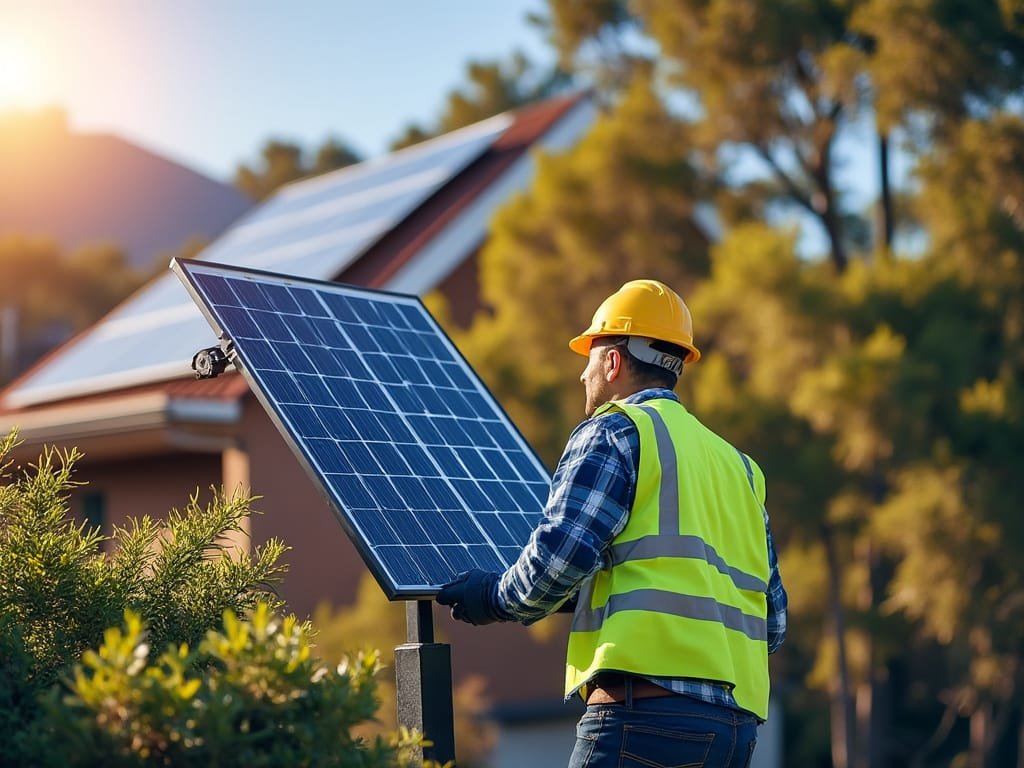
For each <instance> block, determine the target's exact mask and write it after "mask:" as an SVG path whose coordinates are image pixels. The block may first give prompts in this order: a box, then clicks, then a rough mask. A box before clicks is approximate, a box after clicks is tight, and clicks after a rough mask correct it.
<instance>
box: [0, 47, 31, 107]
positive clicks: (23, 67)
mask: <svg viewBox="0 0 1024 768" xmlns="http://www.w3.org/2000/svg"><path fill="white" fill-rule="evenodd" d="M39 86H40V76H39V62H38V61H37V59H36V56H35V55H34V51H33V50H32V49H31V48H29V47H28V46H26V45H24V44H21V43H19V42H18V41H14V40H3V39H0V110H2V109H19V108H25V107H30V106H33V105H34V104H35V103H36V100H37V99H38V98H39V96H40V93H39Z"/></svg>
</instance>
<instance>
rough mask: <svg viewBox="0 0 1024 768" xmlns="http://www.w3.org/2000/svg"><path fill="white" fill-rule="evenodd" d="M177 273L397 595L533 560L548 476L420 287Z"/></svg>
mask: <svg viewBox="0 0 1024 768" xmlns="http://www.w3.org/2000/svg"><path fill="white" fill-rule="evenodd" d="M173 268H174V269H175V271H176V272H177V273H178V275H179V277H180V278H181V279H182V280H183V282H184V283H185V285H186V287H187V288H188V290H189V292H190V293H191V294H192V295H193V298H194V299H195V300H196V302H197V304H199V305H200V309H201V311H202V312H203V314H204V316H206V319H207V321H208V322H209V323H210V325H211V326H212V327H213V328H214V331H215V332H217V333H220V334H222V335H224V336H227V337H229V338H230V339H231V340H232V342H233V344H234V348H235V355H236V358H237V359H236V365H238V367H239V368H240V370H241V371H242V373H243V375H244V376H245V377H246V378H247V380H248V381H249V383H250V385H251V386H252V388H253V390H254V392H255V393H256V395H257V397H258V398H259V399H260V401H261V403H262V404H263V406H264V407H265V408H266V409H267V411H268V413H269V414H270V416H271V419H272V420H273V421H274V423H275V425H276V426H277V427H278V429H279V430H280V431H281V432H282V434H283V435H284V437H285V439H286V442H287V443H288V444H289V445H290V447H291V448H292V450H293V451H294V452H295V453H296V455H297V456H298V457H299V458H300V461H301V462H302V463H303V464H304V466H305V468H306V470H307V472H308V473H309V475H310V477H311V478H312V479H313V480H314V482H315V483H316V484H317V485H318V487H319V488H320V490H321V492H322V493H323V494H324V495H325V497H326V498H327V499H328V501H329V502H330V503H331V506H332V508H333V509H334V510H335V512H336V513H337V514H338V516H339V519H340V521H341V522H342V524H343V527H344V528H345V529H346V531H347V532H348V534H349V535H350V536H351V537H352V539H353V541H354V542H355V543H356V546H357V549H358V550H359V551H360V554H361V555H362V556H363V558H364V560H366V562H367V565H368V566H369V567H370V570H371V572H373V573H374V575H375V576H376V577H377V579H378V581H379V582H380V584H381V586H382V587H383V588H384V591H385V593H386V594H388V596H389V597H390V598H392V599H399V598H402V599H407V598H410V597H425V596H431V595H432V594H434V593H436V591H437V589H438V588H439V587H440V586H441V585H442V584H443V583H445V582H446V581H448V580H449V579H450V578H451V577H452V576H453V575H455V574H456V573H458V572H460V571H462V570H466V569H467V568H468V567H480V568H487V569H499V570H500V569H504V568H505V567H506V566H507V565H509V564H510V563H511V562H512V561H513V560H514V559H515V557H516V556H518V552H519V551H520V549H521V548H522V546H523V544H524V543H525V541H526V539H527V537H528V536H529V533H530V531H531V530H532V528H533V523H534V522H535V521H536V519H537V517H538V515H539V513H540V510H541V508H542V503H543V500H542V498H541V493H540V489H541V488H543V489H544V490H545V492H546V489H547V484H548V476H547V472H546V470H545V469H544V467H543V465H542V464H541V463H540V461H539V460H538V459H537V457H536V455H535V454H534V453H533V451H532V449H530V447H529V445H528V444H527V443H526V441H525V440H524V439H523V438H522V435H520V434H519V432H518V431H517V430H516V429H515V427H514V426H513V425H512V424H511V422H509V421H508V418H507V416H506V415H505V414H504V412H503V411H502V410H501V408H500V406H499V405H498V403H497V402H496V401H495V400H494V398H493V396H491V395H490V393H489V392H488V391H487V389H486V387H485V386H484V385H483V383H482V382H481V381H480V379H479V378H478V377H477V376H476V374H475V373H474V372H473V371H472V369H471V368H470V367H469V365H468V363H467V362H466V361H465V360H464V359H463V358H462V356H461V354H460V353H459V352H458V350H457V349H456V348H455V346H454V345H453V344H452V343H451V341H450V339H448V338H447V336H446V335H445V334H444V332H443V331H442V330H441V329H440V327H439V326H438V325H437V324H436V322H435V321H434V320H433V319H432V318H431V317H430V316H429V314H428V313H427V312H426V310H425V308H424V307H423V305H422V304H421V303H420V302H419V300H418V299H417V298H416V297H410V296H404V295H401V294H392V293H388V292H384V291H371V290H368V289H358V288H354V287H351V286H340V285H337V284H333V283H319V282H315V281H308V280H302V279H296V278H287V277H285V276H281V275H275V274H271V273H266V272H257V271H253V270H241V269H238V268H235V267H230V266H224V265H214V264H209V263H205V262H189V261H184V260H182V261H179V262H176V263H175V264H174V265H173ZM513 553H514V554H513Z"/></svg>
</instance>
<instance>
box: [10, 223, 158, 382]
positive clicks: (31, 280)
mask: <svg viewBox="0 0 1024 768" xmlns="http://www.w3.org/2000/svg"><path fill="white" fill-rule="evenodd" d="M142 280H143V275H141V274H139V273H138V272H136V271H135V270H134V269H133V268H132V267H131V266H130V265H129V264H128V262H127V260H126V259H125V256H124V253H123V252H122V251H121V250H120V249H119V248H117V247H116V246H114V245H109V244H108V245H93V246H84V247H82V248H80V249H79V250H77V251H74V252H72V253H70V254H68V253H65V252H64V251H62V249H61V248H60V247H59V246H58V245H57V243H56V242H54V241H52V240H49V239H46V238H30V237H25V236H20V235H7V236H4V237H0V329H2V330H0V339H4V340H5V341H3V342H0V383H5V382H6V381H8V380H9V379H10V378H12V377H13V376H15V375H16V374H18V373H20V372H21V371H22V370H23V369H24V368H26V367H27V366H28V365H29V364H30V363H32V362H33V361H35V359H36V358H38V357H39V356H40V355H42V354H43V353H44V352H46V351H47V350H48V349H50V348H51V347H53V346H55V345H56V344H59V343H61V342H63V341H65V340H66V339H67V338H68V337H69V336H71V335H72V334H73V333H75V332H77V331H80V330H82V329H83V328H86V327H88V326H89V325H91V324H92V323H94V322H95V321H96V320H98V319H99V318H100V317H101V316H102V315H103V314H104V313H106V312H108V311H109V310H110V309H111V308H112V307H113V306H114V305H115V304H117V302H119V301H120V300H121V299H123V298H124V297H125V296H127V295H128V294H129V293H130V292H131V291H133V290H135V289H136V288H138V287H139V285H141V283H142Z"/></svg>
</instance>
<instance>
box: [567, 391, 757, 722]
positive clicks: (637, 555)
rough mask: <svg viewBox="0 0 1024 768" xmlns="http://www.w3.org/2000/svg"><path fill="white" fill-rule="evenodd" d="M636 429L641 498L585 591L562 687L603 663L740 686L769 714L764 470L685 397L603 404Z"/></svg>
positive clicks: (750, 705) (750, 702) (740, 692)
mask: <svg viewBox="0 0 1024 768" xmlns="http://www.w3.org/2000/svg"><path fill="white" fill-rule="evenodd" d="M609 411H618V412H620V413H623V414H625V415H626V416H627V417H628V418H629V419H630V420H631V421H632V422H633V423H634V424H635V425H636V427H637V430H638V431H639V435H640V467H639V472H638V475H637V487H636V498H635V500H634V502H633V508H632V510H631V511H630V515H629V520H628V522H627V523H626V527H625V528H624V529H623V530H622V532H621V533H620V534H619V535H618V536H617V537H615V539H614V541H612V544H611V551H610V555H611V557H610V562H606V564H605V566H604V568H602V570H600V571H598V572H597V573H596V574H595V575H594V576H593V577H592V578H591V579H590V580H588V581H587V582H586V583H585V584H584V586H583V588H582V589H581V590H580V595H579V599H578V603H577V606H576V613H575V615H574V616H573V623H572V631H571V632H570V634H569V650H568V656H567V663H566V682H565V685H566V688H565V690H566V695H567V696H568V695H570V694H571V693H572V692H573V691H575V690H576V689H577V688H579V687H580V686H581V685H582V684H583V683H585V682H586V681H587V680H589V679H590V678H591V677H592V676H593V675H594V674H595V673H597V672H598V671H601V670H609V671H610V670H615V671H620V672H631V673H634V674H639V675H645V676H648V677H658V678H692V679H699V680H709V681H716V682H720V683H723V684H726V685H729V686H731V687H732V694H733V698H734V699H735V700H736V703H737V704H738V705H739V706H740V707H742V708H743V709H745V710H748V711H749V712H753V713H754V714H755V715H757V716H758V717H760V718H761V719H762V720H765V719H767V717H768V688H769V683H768V640H767V637H768V632H767V621H766V618H767V610H768V608H767V592H768V578H769V570H770V569H769V565H768V545H767V539H766V536H765V518H764V514H765V513H764V495H765V490H764V475H763V474H762V473H761V470H760V469H759V468H758V467H757V465H756V464H754V462H753V461H751V460H750V459H749V458H748V457H747V456H745V455H744V454H742V453H741V452H739V451H738V450H737V449H736V448H734V447H733V446H731V445H730V444H729V443H727V442H726V441H725V440H723V439H722V438H721V437H719V436H718V435H716V434H715V433H714V432H712V431H711V430H709V429H708V428H707V427H705V426H704V425H703V424H701V423H700V422H699V421H697V419H696V418H695V417H693V416H692V415H691V414H690V413H689V412H688V411H687V410H686V408H685V407H683V405H682V404H680V403H678V402H676V401H674V400H669V399H654V400H648V401H646V402H643V403H638V404H624V403H607V404H605V405H604V406H602V407H601V408H599V409H598V410H597V411H596V413H595V418H600V416H601V415H602V414H605V413H608V412H609Z"/></svg>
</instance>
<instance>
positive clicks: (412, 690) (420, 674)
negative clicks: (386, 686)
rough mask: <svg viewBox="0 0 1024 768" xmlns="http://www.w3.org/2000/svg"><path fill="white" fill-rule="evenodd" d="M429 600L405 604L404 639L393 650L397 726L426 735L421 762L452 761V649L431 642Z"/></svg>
mask: <svg viewBox="0 0 1024 768" xmlns="http://www.w3.org/2000/svg"><path fill="white" fill-rule="evenodd" d="M431 605H432V604H431V601H430V600H410V601H407V602H406V604H405V620H406V627H407V635H406V637H407V640H408V642H406V643H405V644H403V645H400V646H398V647H397V648H395V680H396V684H397V689H398V724H399V725H400V726H404V727H406V728H415V729H416V730H418V731H420V732H421V733H423V734H425V736H426V738H427V740H428V741H430V742H432V745H431V746H429V747H425V748H424V749H423V754H422V758H423V759H424V760H436V761H437V762H439V763H441V764H442V765H444V764H445V763H446V762H448V761H449V760H451V761H453V763H454V760H455V717H454V711H453V707H452V654H451V646H450V645H448V644H446V643H435V642H434V617H433V613H432V612H431Z"/></svg>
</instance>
